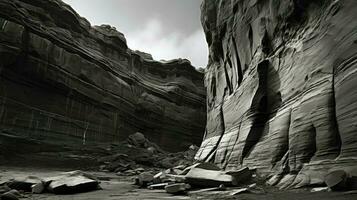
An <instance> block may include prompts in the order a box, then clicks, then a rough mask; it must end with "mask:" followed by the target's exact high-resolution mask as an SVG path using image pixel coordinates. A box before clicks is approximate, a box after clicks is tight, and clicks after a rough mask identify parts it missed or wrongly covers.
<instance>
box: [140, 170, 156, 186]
mask: <svg viewBox="0 0 357 200" xmlns="http://www.w3.org/2000/svg"><path fill="white" fill-rule="evenodd" d="M137 180H138V182H137V184H138V185H139V186H140V187H146V186H147V185H148V184H149V183H152V182H153V181H154V176H153V175H152V174H151V173H150V172H143V173H141V174H139V176H138V177H137Z"/></svg>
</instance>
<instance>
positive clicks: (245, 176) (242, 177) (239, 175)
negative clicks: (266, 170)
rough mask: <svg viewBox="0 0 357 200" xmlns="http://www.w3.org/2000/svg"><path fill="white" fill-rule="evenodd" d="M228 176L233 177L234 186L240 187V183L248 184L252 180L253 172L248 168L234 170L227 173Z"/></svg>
mask: <svg viewBox="0 0 357 200" xmlns="http://www.w3.org/2000/svg"><path fill="white" fill-rule="evenodd" d="M226 174H228V175H231V176H232V177H233V180H232V184H233V185H238V184H239V183H243V182H247V181H249V180H250V179H251V178H252V174H253V173H252V171H251V170H249V168H248V167H245V168H242V169H239V170H234V171H227V172H226Z"/></svg>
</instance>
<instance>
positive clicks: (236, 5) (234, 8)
mask: <svg viewBox="0 0 357 200" xmlns="http://www.w3.org/2000/svg"><path fill="white" fill-rule="evenodd" d="M238 7H239V4H238V2H237V3H235V4H234V6H233V13H234V14H235V13H237V11H238Z"/></svg>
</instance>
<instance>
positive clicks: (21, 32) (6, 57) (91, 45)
mask: <svg viewBox="0 0 357 200" xmlns="http://www.w3.org/2000/svg"><path fill="white" fill-rule="evenodd" d="M205 112H206V109H205V91H204V85H203V74H202V73H200V72H198V71H196V70H195V68H194V67H193V66H191V64H190V62H189V61H187V60H182V59H178V60H173V61H168V62H157V61H153V60H152V59H151V56H150V55H147V54H144V53H141V52H138V51H135V52H133V51H131V50H130V49H129V48H128V47H127V44H126V40H125V38H124V35H123V34H121V33H120V32H118V31H116V30H115V29H114V28H112V27H110V26H105V25H103V26H95V27H91V25H90V24H89V22H87V21H86V20H85V19H83V18H81V17H80V16H79V15H78V14H77V13H76V12H75V11H74V10H73V9H72V8H71V7H69V6H68V5H66V4H64V3H63V2H62V1H60V0H46V1H42V0H0V130H1V131H2V132H4V133H6V134H11V135H16V136H21V137H29V138H33V139H37V140H48V141H55V142H58V143H65V144H75V145H76V144H93V143H102V142H103V143H115V142H118V141H121V140H123V139H124V138H126V137H127V136H128V135H129V134H133V133H135V132H136V131H140V132H142V133H144V134H145V135H146V136H147V137H148V138H149V139H150V140H151V141H153V142H156V143H157V144H159V145H160V146H161V147H162V148H164V149H166V150H171V151H177V150H182V149H184V148H187V146H188V145H190V144H192V143H195V144H197V145H199V144H200V141H201V140H202V136H203V133H204V128H205V120H206V119H205V118H206V115H205Z"/></svg>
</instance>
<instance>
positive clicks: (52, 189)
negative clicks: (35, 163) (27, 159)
mask: <svg viewBox="0 0 357 200" xmlns="http://www.w3.org/2000/svg"><path fill="white" fill-rule="evenodd" d="M99 184H100V182H99V180H97V179H96V178H95V177H94V176H92V175H90V174H88V173H85V172H82V171H79V170H77V171H71V172H65V173H61V174H59V175H58V176H54V177H45V178H40V177H35V176H28V177H26V178H24V179H18V180H17V179H13V180H9V181H7V182H4V183H3V185H1V187H0V193H1V199H2V200H4V199H18V198H20V197H22V193H33V194H41V193H44V192H49V193H54V194H75V193H81V192H88V191H93V190H97V189H100V187H99Z"/></svg>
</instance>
